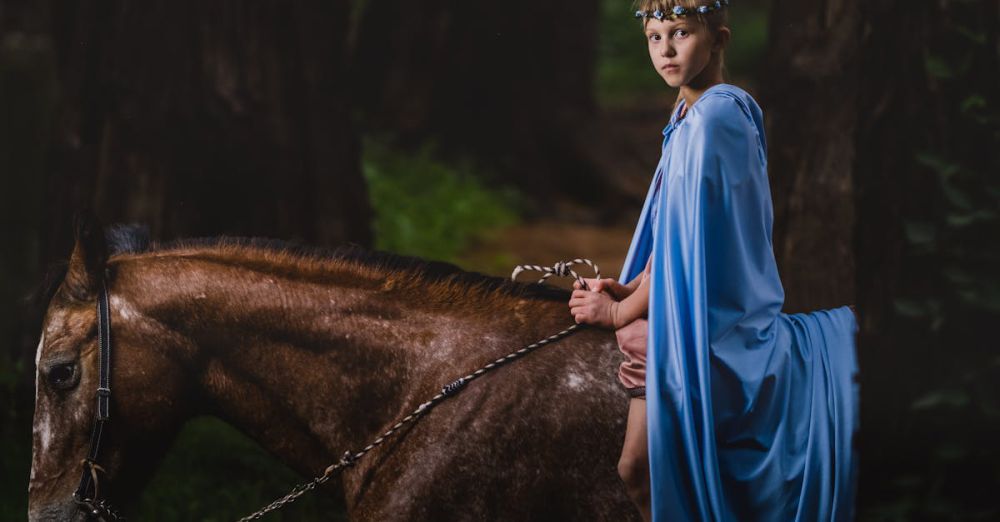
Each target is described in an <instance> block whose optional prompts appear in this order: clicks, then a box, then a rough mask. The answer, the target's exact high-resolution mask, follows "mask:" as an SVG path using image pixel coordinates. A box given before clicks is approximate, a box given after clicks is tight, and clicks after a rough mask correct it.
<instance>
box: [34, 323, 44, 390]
mask: <svg viewBox="0 0 1000 522" xmlns="http://www.w3.org/2000/svg"><path fill="white" fill-rule="evenodd" d="M43 346H45V332H42V338H41V339H39V340H38V349H37V350H35V400H38V363H39V362H41V360H42V347H43Z"/></svg>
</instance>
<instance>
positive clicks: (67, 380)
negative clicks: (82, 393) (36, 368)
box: [49, 363, 76, 389]
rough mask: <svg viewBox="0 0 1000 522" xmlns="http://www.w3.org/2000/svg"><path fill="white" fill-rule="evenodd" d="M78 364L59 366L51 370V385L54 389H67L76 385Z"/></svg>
mask: <svg viewBox="0 0 1000 522" xmlns="http://www.w3.org/2000/svg"><path fill="white" fill-rule="evenodd" d="M75 377H76V364H75V363H64V364H57V365H55V366H53V367H52V368H51V369H50V370H49V384H50V385H52V387H53V388H59V389H66V388H70V387H72V386H73V385H74V384H76V379H75Z"/></svg>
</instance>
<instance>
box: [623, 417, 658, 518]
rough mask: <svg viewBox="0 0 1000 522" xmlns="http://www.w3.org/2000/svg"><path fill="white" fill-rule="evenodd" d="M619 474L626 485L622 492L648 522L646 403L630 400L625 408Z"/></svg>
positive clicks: (650, 515) (649, 516)
mask: <svg viewBox="0 0 1000 522" xmlns="http://www.w3.org/2000/svg"><path fill="white" fill-rule="evenodd" d="M618 475H619V476H620V477H621V478H622V482H624V483H625V491H626V493H628V496H629V498H631V499H632V502H633V503H635V506H636V507H637V508H638V509H639V513H640V514H642V519H643V520H650V519H651V517H652V514H651V513H650V499H649V448H648V447H647V446H646V401H645V399H636V398H633V399H631V400H630V401H629V406H628V424H627V425H626V428H625V444H624V445H623V446H622V454H621V457H620V458H619V459H618Z"/></svg>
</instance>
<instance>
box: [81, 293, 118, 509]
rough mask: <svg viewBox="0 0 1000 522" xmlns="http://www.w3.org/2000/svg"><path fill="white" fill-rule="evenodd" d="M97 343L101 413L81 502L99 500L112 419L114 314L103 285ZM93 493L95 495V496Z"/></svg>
mask: <svg viewBox="0 0 1000 522" xmlns="http://www.w3.org/2000/svg"><path fill="white" fill-rule="evenodd" d="M97 343H98V352H99V354H98V355H99V360H98V365H99V366H98V368H99V370H98V371H99V372H100V377H99V383H98V387H97V411H96V413H95V414H94V427H93V431H91V433H90V450H89V451H88V452H87V458H86V459H85V460H84V464H83V474H82V475H81V477H80V485H79V487H77V488H76V493H74V494H73V497H74V498H75V499H76V500H77V502H80V501H91V502H93V501H97V500H98V499H97V482H96V477H95V473H94V468H95V467H96V469H100V466H97V457H98V455H99V454H100V451H101V436H102V435H103V434H104V424H105V423H106V422H108V419H110V418H111V313H110V302H109V299H108V288H107V286H106V285H105V284H104V283H103V282H102V283H101V290H100V294H99V295H98V296H97ZM91 490H93V495H91Z"/></svg>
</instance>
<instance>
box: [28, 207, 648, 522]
mask: <svg viewBox="0 0 1000 522" xmlns="http://www.w3.org/2000/svg"><path fill="white" fill-rule="evenodd" d="M123 230H125V229H122V228H119V229H117V231H115V230H112V231H111V232H109V233H105V232H104V231H103V230H102V229H101V228H100V227H99V226H98V225H95V224H93V223H89V224H85V225H84V226H81V227H79V228H78V230H77V234H76V240H75V245H74V247H73V251H72V254H71V256H70V259H69V262H68V264H67V265H66V267H65V275H64V276H63V277H61V278H60V279H59V280H58V282H57V286H55V287H54V291H53V292H51V293H50V295H51V298H50V300H49V304H48V308H47V309H46V311H45V316H44V320H43V322H42V332H41V336H40V341H39V344H38V350H37V353H36V359H35V365H36V379H35V381H36V382H35V386H36V387H35V395H36V399H35V413H34V420H33V447H32V464H31V476H30V480H29V487H28V492H29V519H30V520H32V521H41V520H84V519H85V518H86V516H85V515H86V514H85V513H84V512H83V511H82V510H81V509H79V508H78V505H77V504H76V503H75V502H74V495H73V492H74V490H75V489H76V485H77V482H78V480H79V477H80V473H81V462H83V461H84V460H85V459H86V457H87V455H88V440H89V439H90V437H91V431H92V429H93V426H94V423H95V422H96V421H95V409H96V408H97V407H98V406H97V403H96V402H95V401H94V391H95V390H96V389H97V388H98V387H100V373H101V372H100V370H99V368H98V366H99V358H100V355H99V352H100V351H101V348H100V346H99V341H98V338H99V336H100V332H99V330H100V329H99V328H98V325H97V322H98V321H97V316H98V312H97V307H96V305H95V302H96V301H97V299H98V296H99V295H102V294H101V289H102V288H106V291H107V294H106V295H108V296H109V297H108V299H107V303H108V305H109V306H108V312H109V313H108V318H109V319H110V325H112V326H111V334H110V335H111V338H112V339H113V343H114V351H113V352H111V354H110V355H109V357H110V363H111V364H110V368H111V370H110V390H113V393H111V394H110V398H109V401H110V419H109V420H108V421H107V423H106V427H104V428H103V437H102V440H101V442H100V444H101V446H100V455H99V457H98V458H97V459H96V461H97V462H95V465H94V466H92V467H91V469H90V472H91V473H93V474H94V481H95V486H96V485H99V487H100V496H101V497H103V498H106V499H108V500H109V502H110V503H111V504H114V505H125V506H126V508H127V507H128V504H129V501H130V499H134V498H135V497H136V496H137V494H138V492H140V491H141V488H142V487H143V485H144V484H145V483H146V482H147V480H148V479H149V478H150V477H151V475H152V474H153V472H154V471H155V468H156V465H157V462H158V461H159V460H160V458H161V457H162V455H163V454H164V453H165V451H166V449H167V448H168V446H169V444H170V443H171V441H172V439H173V438H174V437H175V435H176V434H177V433H178V431H179V430H180V428H181V427H182V426H183V424H184V423H185V422H186V421H187V420H189V419H191V418H193V417H196V416H201V415H211V416H216V417H218V418H220V419H222V420H223V421H224V422H227V423H229V424H231V425H233V426H234V427H236V428H237V429H239V430H241V431H242V432H244V433H246V434H247V435H248V436H249V437H251V438H252V439H254V440H255V441H256V442H257V443H259V444H260V445H261V446H262V447H263V448H265V449H266V450H268V451H269V452H270V453H271V454H273V455H275V456H276V457H277V458H278V459H280V460H281V461H283V462H285V463H286V464H288V465H289V466H290V467H291V468H292V469H294V470H295V471H297V472H298V473H301V474H302V475H303V476H307V477H312V476H316V475H319V474H322V473H323V472H324V469H325V468H326V467H327V466H328V465H329V464H330V463H332V462H337V461H338V459H340V458H341V455H342V454H343V453H344V450H345V449H348V450H350V449H357V448H359V447H361V446H364V445H365V444H367V443H369V442H371V440H372V438H374V437H375V436H376V435H378V434H380V433H382V432H384V431H386V429H387V428H388V427H390V426H392V425H393V424H394V423H396V422H397V421H398V420H399V419H400V418H401V417H403V416H404V415H406V414H407V413H408V412H411V411H413V410H414V409H415V408H417V407H418V406H419V405H420V404H421V403H423V402H424V401H425V400H427V398H428V397H431V396H433V395H434V394H435V393H437V392H438V391H439V390H440V387H441V385H442V384H443V383H448V382H450V381H452V380H454V379H455V378H456V377H459V376H461V375H465V374H467V373H468V372H469V371H470V370H473V369H476V368H479V367H481V366H482V365H483V363H485V362H489V361H492V360H494V359H496V358H498V357H501V356H503V355H505V354H507V353H509V352H511V351H513V350H516V349H518V348H520V347H523V346H526V345H529V344H531V343H534V342H536V341H538V340H540V339H543V338H546V337H548V336H550V335H552V334H553V333H555V332H559V331H560V330H563V329H565V328H566V327H567V325H571V324H573V321H572V318H571V317H570V315H569V313H568V309H567V306H566V302H567V300H568V298H569V292H568V291H567V290H563V289H558V288H555V287H552V286H548V285H539V284H536V283H519V282H518V283H515V282H511V281H509V280H506V279H503V278H497V277H490V276H486V275H483V274H479V273H474V272H466V271H463V270H461V269H460V268H459V267H457V266H455V265H451V264H448V263H443V262H438V261H427V260H423V259H420V258H414V257H407V256H401V255H396V254H390V253H385V252H378V251H374V250H367V249H364V248H361V247H358V246H356V245H344V246H341V247H339V248H337V249H334V250H330V251H319V250H316V249H307V248H300V247H295V246H293V245H291V244H287V243H281V242H276V241H264V240H258V239H234V238H224V237H223V238H215V239H200V240H186V241H185V240H181V241H174V242H168V243H163V244H157V243H150V242H149V241H148V238H146V239H143V238H142V237H141V235H140V234H136V233H135V232H134V230H132V231H128V230H126V231H125V232H122V231H123ZM616 348H617V346H616V344H615V339H614V335H613V333H611V332H609V331H606V330H600V329H596V328H590V327H581V328H580V329H579V330H578V331H576V332H574V333H573V334H572V335H569V336H567V337H565V338H563V339H561V340H559V341H558V342H554V343H552V344H550V345H546V346H544V347H542V348H539V349H538V350H536V351H533V352H531V353H529V354H528V355H526V356H525V357H523V358H520V359H518V360H516V361H514V362H511V363H509V364H506V365H503V366H500V367H499V368H498V369H496V370H495V371H491V372H489V373H486V374H484V375H482V376H481V377H480V378H478V379H476V380H475V381H472V382H470V383H469V384H468V385H466V386H465V387H464V389H462V390H461V392H460V393H457V394H455V395H453V396H451V397H449V398H448V400H446V401H443V402H441V403H440V404H439V405H437V407H436V408H434V409H433V410H432V411H431V412H429V413H428V414H427V415H426V416H424V417H423V418H421V419H420V420H419V422H415V423H411V424H409V425H408V427H406V428H404V429H402V430H400V432H399V433H397V434H396V435H394V436H393V437H390V438H388V439H387V440H386V441H385V442H384V443H383V444H382V445H380V446H378V447H376V448H374V449H372V450H371V451H370V452H369V453H368V454H366V455H365V456H364V457H363V458H360V459H358V460H357V461H356V462H354V463H353V465H351V466H350V467H346V468H344V470H343V473H342V474H340V475H338V476H335V477H333V479H332V480H330V481H329V482H327V483H325V484H324V485H323V486H322V489H321V491H323V492H324V493H325V494H328V495H332V496H333V497H334V498H335V499H336V500H337V501H338V503H341V505H342V506H343V507H344V509H345V510H346V512H347V514H348V516H349V517H350V519H351V520H357V521H375V520H378V521H385V520H411V521H423V520H615V521H621V520H625V521H628V520H639V519H640V517H639V514H638V512H637V511H636V509H635V508H634V506H633V504H632V503H631V501H630V500H629V499H628V497H627V495H626V493H625V488H624V486H623V484H622V481H621V479H620V478H619V475H618V472H617V469H616V463H617V460H618V455H619V452H620V450H621V445H622V442H623V439H624V432H625V421H626V415H627V410H628V397H627V395H626V394H625V392H624V391H623V389H622V388H621V387H620V385H619V383H618V380H617V378H616V369H617V365H618V363H619V362H620V360H619V359H618V357H619V355H618V351H617V349H616ZM206 494H207V492H206ZM95 496H96V495H95ZM256 507H257V506H247V508H248V512H249V511H251V510H252V509H255V508H256Z"/></svg>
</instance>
